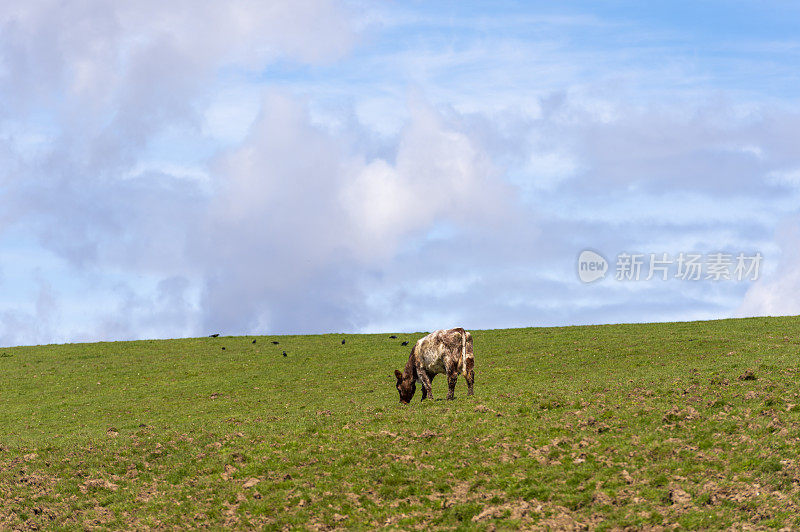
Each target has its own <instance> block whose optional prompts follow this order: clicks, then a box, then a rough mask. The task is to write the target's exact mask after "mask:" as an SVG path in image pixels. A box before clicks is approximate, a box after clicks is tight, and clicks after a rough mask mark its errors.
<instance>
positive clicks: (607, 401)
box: [0, 317, 800, 530]
mask: <svg viewBox="0 0 800 532" xmlns="http://www.w3.org/2000/svg"><path fill="white" fill-rule="evenodd" d="M212 332H213V331H212ZM471 332H472V334H473V337H474V351H475V373H476V377H475V396H474V397H467V395H466V385H465V383H464V379H463V378H460V379H459V382H458V385H457V387H456V399H455V400H454V401H445V400H444V397H445V394H446V391H447V386H446V379H445V378H444V377H443V376H441V375H440V376H438V377H437V378H436V379H435V380H434V381H433V391H434V400H433V401H425V402H424V403H420V401H419V399H420V397H421V392H420V390H419V389H418V390H417V395H415V397H414V399H413V400H412V402H411V404H410V405H400V404H399V402H398V395H397V392H396V390H395V377H394V375H393V371H394V370H395V369H402V368H403V366H404V364H405V362H406V360H407V358H408V354H409V352H410V347H411V344H413V342H414V341H416V339H417V338H419V337H420V336H421V335H422V334H421V333H417V334H401V333H395V334H396V336H397V338H396V339H390V338H389V335H390V334H391V333H386V334H374V335H342V334H331V335H309V336H248V337H225V336H220V337H219V338H195V339H182V340H158V341H156V340H153V341H136V342H114V343H96V344H71V345H52V346H39V347H20V348H3V349H0V376H1V377H2V380H1V381H0V382H2V386H1V387H0V528H20V529H22V528H25V529H31V528H59V529H63V528H68V529H71V528H92V527H102V528H131V527H135V528H147V527H152V528H186V527H212V528H221V527H231V528H239V529H249V528H254V527H257V528H266V529H282V528H284V527H286V526H287V525H288V526H289V527H298V528H305V529H327V528H347V529H373V528H377V527H389V528H396V529H413V528H423V527H426V528H427V527H436V528H448V529H449V528H463V529H495V528H496V529H511V528H517V527H526V528H537V527H541V528H544V529H546V528H551V529H569V528H586V527H588V528H590V529H598V530H603V529H615V528H622V527H636V528H639V529H647V528H649V529H660V528H672V527H675V526H677V527H680V528H686V529H708V528H712V529H714V528H727V527H731V526H734V527H736V528H742V527H753V528H780V527H782V526H788V527H792V528H797V527H800V489H799V488H800V393H799V389H800V385H799V383H798V370H800V364H799V362H800V319H798V318H795V317H788V318H754V319H737V320H722V321H710V322H691V323H668V324H641V325H609V326H586V327H563V328H527V329H509V330H487V331H479V330H471ZM342 339H346V343H345V344H344V345H342V342H341V340H342ZM253 340H255V341H256V343H253ZM407 340H410V341H411V344H410V345H409V346H405V347H404V346H402V345H401V342H402V341H407ZM273 341H277V342H279V343H278V344H277V345H275V344H273V343H272V342H273ZM223 348H224V349H223ZM284 351H285V352H286V356H285V357H284V356H283V355H282V353H283V352H284Z"/></svg>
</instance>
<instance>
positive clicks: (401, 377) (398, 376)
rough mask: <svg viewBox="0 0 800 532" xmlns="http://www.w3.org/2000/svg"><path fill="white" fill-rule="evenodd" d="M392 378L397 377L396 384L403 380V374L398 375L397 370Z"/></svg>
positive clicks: (398, 371)
mask: <svg viewBox="0 0 800 532" xmlns="http://www.w3.org/2000/svg"><path fill="white" fill-rule="evenodd" d="M394 376H395V377H397V382H400V381H401V380H403V374H402V373H400V370H399V369H396V370H394Z"/></svg>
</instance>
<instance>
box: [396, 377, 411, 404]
mask: <svg viewBox="0 0 800 532" xmlns="http://www.w3.org/2000/svg"><path fill="white" fill-rule="evenodd" d="M394 376H395V377H397V391H398V392H399V393H400V402H401V403H403V404H408V403H410V402H411V398H412V397H414V392H415V391H417V383H416V382H415V381H414V378H413V377H409V378H407V379H404V378H403V374H402V373H400V371H399V370H394Z"/></svg>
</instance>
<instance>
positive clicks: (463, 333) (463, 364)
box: [461, 329, 467, 375]
mask: <svg viewBox="0 0 800 532" xmlns="http://www.w3.org/2000/svg"><path fill="white" fill-rule="evenodd" d="M461 367H462V368H464V369H463V370H461V371H463V372H464V374H465V375H466V374H467V331H466V330H464V329H461Z"/></svg>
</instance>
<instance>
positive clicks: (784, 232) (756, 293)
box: [736, 216, 800, 316]
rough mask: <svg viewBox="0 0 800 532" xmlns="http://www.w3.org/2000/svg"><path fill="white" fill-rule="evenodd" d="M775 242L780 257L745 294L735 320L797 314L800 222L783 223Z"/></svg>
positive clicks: (799, 310) (799, 302) (799, 309)
mask: <svg viewBox="0 0 800 532" xmlns="http://www.w3.org/2000/svg"><path fill="white" fill-rule="evenodd" d="M776 240H777V242H778V245H779V246H780V250H781V253H780V257H779V259H778V262H777V264H776V265H773V267H772V268H769V269H768V270H767V271H766V272H763V271H762V272H761V278H760V279H759V280H758V281H757V282H756V283H754V284H753V286H752V287H750V288H749V289H748V290H747V293H746V294H745V296H744V299H743V300H742V303H741V305H740V306H739V308H738V309H737V310H736V315H737V316H786V315H796V314H800V268H798V264H800V219H799V218H798V217H797V216H792V217H790V218H788V219H785V220H783V221H782V223H781V224H780V226H779V229H778V231H777V237H776Z"/></svg>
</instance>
